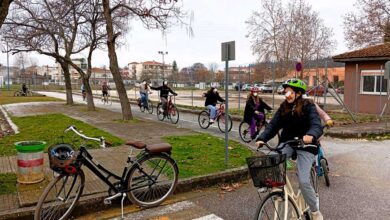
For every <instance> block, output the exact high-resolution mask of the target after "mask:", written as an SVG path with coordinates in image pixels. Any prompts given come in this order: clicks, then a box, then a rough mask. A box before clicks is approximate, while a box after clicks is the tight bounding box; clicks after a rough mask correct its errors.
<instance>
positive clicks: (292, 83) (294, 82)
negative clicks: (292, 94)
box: [282, 78, 307, 94]
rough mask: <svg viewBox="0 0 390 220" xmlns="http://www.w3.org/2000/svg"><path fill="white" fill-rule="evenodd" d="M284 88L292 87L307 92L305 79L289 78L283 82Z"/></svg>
mask: <svg viewBox="0 0 390 220" xmlns="http://www.w3.org/2000/svg"><path fill="white" fill-rule="evenodd" d="M282 86H283V88H286V87H291V88H292V89H293V90H294V91H296V92H297V91H301V92H302V94H304V93H306V90H307V85H306V83H305V82H304V81H302V80H300V79H295V78H292V79H288V80H287V81H286V82H284V83H283V84H282Z"/></svg>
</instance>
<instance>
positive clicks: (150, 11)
mask: <svg viewBox="0 0 390 220" xmlns="http://www.w3.org/2000/svg"><path fill="white" fill-rule="evenodd" d="M102 3H103V11H104V17H105V21H106V30H107V47H108V57H109V59H110V70H111V73H112V76H113V78H114V82H115V85H116V88H117V91H118V96H119V101H120V103H121V108H122V116H123V119H124V120H129V119H132V117H133V116H132V113H131V108H130V103H129V99H128V97H127V93H126V89H125V87H124V85H123V80H122V76H121V75H120V72H119V66H118V58H117V55H116V49H115V44H116V39H117V37H118V36H119V35H120V34H121V33H120V32H118V31H116V30H115V27H114V25H113V24H114V23H113V19H112V13H114V12H115V11H116V10H120V9H122V8H124V9H127V10H128V11H129V13H130V16H131V17H134V18H137V19H139V20H140V21H141V22H143V24H144V25H145V27H146V28H148V29H162V30H165V29H166V28H168V27H170V26H171V25H173V23H172V21H175V20H172V19H170V18H176V19H180V18H181V16H182V13H181V11H180V7H178V6H177V0H164V1H161V0H133V1H122V0H117V1H110V0H102ZM111 5H112V7H111Z"/></svg>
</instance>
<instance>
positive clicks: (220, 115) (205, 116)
mask: <svg viewBox="0 0 390 220" xmlns="http://www.w3.org/2000/svg"><path fill="white" fill-rule="evenodd" d="M227 116H228V132H229V131H230V130H232V127H233V121H232V117H231V116H230V115H229V114H228V115H227ZM215 121H217V124H218V128H219V130H220V131H221V132H223V133H225V105H224V104H223V103H220V104H219V108H218V109H217V115H216V116H215ZM198 123H199V126H200V127H201V128H203V129H207V128H208V127H209V126H210V125H211V124H212V123H211V122H210V110H203V111H201V112H200V113H199V116H198Z"/></svg>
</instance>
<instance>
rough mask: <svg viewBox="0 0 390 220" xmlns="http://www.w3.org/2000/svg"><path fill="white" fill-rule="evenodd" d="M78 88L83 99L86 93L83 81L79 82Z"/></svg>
mask: <svg viewBox="0 0 390 220" xmlns="http://www.w3.org/2000/svg"><path fill="white" fill-rule="evenodd" d="M80 89H81V94H82V95H83V101H85V95H86V93H85V86H84V83H82V84H81V87H80Z"/></svg>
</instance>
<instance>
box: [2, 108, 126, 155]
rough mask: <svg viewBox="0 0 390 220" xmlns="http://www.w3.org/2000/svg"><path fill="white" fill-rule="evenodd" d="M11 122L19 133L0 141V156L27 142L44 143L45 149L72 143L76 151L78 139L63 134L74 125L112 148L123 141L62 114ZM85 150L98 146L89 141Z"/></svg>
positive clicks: (14, 151)
mask: <svg viewBox="0 0 390 220" xmlns="http://www.w3.org/2000/svg"><path fill="white" fill-rule="evenodd" d="M12 121H13V122H14V123H15V124H16V125H17V126H18V127H19V131H20V133H19V134H17V135H10V136H6V137H4V138H2V139H0V146H1V148H0V156H8V155H15V154H16V149H15V146H14V143H15V142H18V141H27V140H38V141H46V142H47V146H46V148H48V147H49V146H51V145H53V144H56V143H62V142H66V143H73V144H74V145H75V149H78V148H79V145H80V138H79V137H78V136H77V135H76V134H74V133H73V132H68V133H67V134H64V130H65V129H66V128H67V127H68V126H69V125H75V126H76V127H77V129H79V130H81V131H82V132H83V133H84V134H85V135H87V136H90V137H101V136H103V137H105V139H106V140H107V141H109V142H110V143H112V144H113V146H118V145H120V144H122V143H123V140H122V139H120V138H118V137H115V136H113V135H111V134H109V133H107V132H104V131H102V130H100V129H97V128H95V127H93V126H90V125H88V124H86V123H84V122H81V121H79V120H76V119H73V118H70V117H67V116H65V115H63V114H46V115H37V116H27V117H12ZM61 136H63V138H61ZM87 148H99V144H97V142H92V141H90V142H87Z"/></svg>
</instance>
